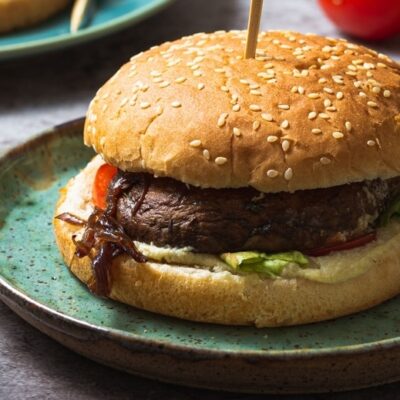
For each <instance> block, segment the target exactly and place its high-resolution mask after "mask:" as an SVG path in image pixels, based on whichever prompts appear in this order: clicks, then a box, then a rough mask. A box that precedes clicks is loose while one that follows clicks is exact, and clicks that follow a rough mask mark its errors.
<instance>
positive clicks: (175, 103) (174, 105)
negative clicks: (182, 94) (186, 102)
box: [171, 101, 182, 108]
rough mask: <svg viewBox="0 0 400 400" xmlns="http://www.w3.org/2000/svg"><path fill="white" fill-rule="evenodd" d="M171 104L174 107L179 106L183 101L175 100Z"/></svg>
mask: <svg viewBox="0 0 400 400" xmlns="http://www.w3.org/2000/svg"><path fill="white" fill-rule="evenodd" d="M171 106H172V107H174V108H179V107H182V103H181V102H179V101H173V102H172V103H171Z"/></svg>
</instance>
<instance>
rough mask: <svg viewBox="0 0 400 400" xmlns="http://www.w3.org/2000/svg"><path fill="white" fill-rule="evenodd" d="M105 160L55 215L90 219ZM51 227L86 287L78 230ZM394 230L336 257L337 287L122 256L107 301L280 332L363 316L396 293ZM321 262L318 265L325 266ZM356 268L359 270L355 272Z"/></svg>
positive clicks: (398, 262)
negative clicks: (286, 327) (287, 327)
mask: <svg viewBox="0 0 400 400" xmlns="http://www.w3.org/2000/svg"><path fill="white" fill-rule="evenodd" d="M102 162H103V161H102V160H101V159H100V158H99V157H97V158H96V159H95V160H94V161H93V162H91V163H89V165H88V166H87V167H86V168H85V169H84V170H83V171H82V172H81V173H80V174H79V175H78V176H77V177H75V178H74V179H72V180H71V181H70V182H69V184H68V185H67V187H66V188H65V189H63V190H62V192H61V197H60V199H59V202H58V204H57V209H56V215H58V214H60V213H63V212H70V213H72V214H74V215H76V216H78V217H81V218H87V217H88V216H89V215H90V213H91V211H92V209H93V204H92V200H91V198H92V192H91V187H92V184H93V180H94V176H95V173H96V171H97V169H98V167H99V166H100V165H101V163H102ZM393 223H394V222H393ZM397 224H398V222H397ZM54 227H55V233H56V239H57V244H58V247H59V248H60V250H61V252H62V255H63V257H64V259H65V262H66V264H67V265H68V267H69V268H70V270H71V271H72V273H73V274H75V275H76V276H77V277H78V278H79V279H80V280H81V281H82V282H83V283H85V284H88V282H90V280H91V279H92V278H93V275H92V268H91V263H90V259H89V258H88V257H85V258H77V257H75V256H74V252H75V245H74V243H73V242H72V235H73V234H75V233H79V230H80V228H77V227H74V226H72V225H70V224H68V223H65V222H63V221H60V220H57V219H56V220H54ZM396 232H397V233H396V234H390V235H383V234H382V233H381V232H379V231H378V242H377V243H375V244H370V245H367V246H364V247H363V248H360V249H354V250H350V251H342V252H339V253H340V254H339V253H337V254H336V255H335V256H334V257H335V258H336V265H338V264H340V265H342V266H345V270H346V276H345V277H342V279H340V280H338V281H336V282H335V283H323V282H318V281H313V280H308V279H302V278H295V279H293V278H291V279H289V278H288V279H285V278H283V279H276V280H272V279H263V278H262V277H260V276H259V275H257V274H247V275H237V274H233V273H231V272H229V271H220V272H211V271H210V270H208V269H199V268H195V267H193V266H188V265H168V264H165V263H161V262H159V263H157V262H147V263H144V264H138V263H136V262H135V261H134V260H133V259H132V258H130V257H129V256H127V255H122V256H120V257H118V258H116V259H114V261H113V263H112V267H111V268H110V271H111V274H112V288H111V293H110V298H112V299H114V300H117V301H120V302H123V303H126V304H129V305H132V306H135V307H138V308H141V309H144V310H148V311H153V312H157V313H160V314H165V315H170V316H174V317H179V318H183V319H189V320H194V321H201V322H213V323H219V324H229V325H256V326H258V327H264V326H282V325H295V324H303V323H308V322H315V321H321V320H326V319H331V318H335V317H339V316H342V315H347V314H351V313H354V312H356V311H361V310H365V309H367V308H370V307H372V306H374V305H376V304H379V303H381V302H383V301H385V300H387V299H389V298H391V297H393V296H395V295H397V294H398V293H399V292H400V253H399V251H398V248H399V246H400V233H399V230H397V231H396ZM321 258H324V257H321ZM321 258H316V259H315V260H316V261H317V262H320V263H321V265H322V263H323V261H322V260H320V259H321ZM360 267H361V269H362V270H363V271H364V272H363V273H355V270H357V269H359V268H360Z"/></svg>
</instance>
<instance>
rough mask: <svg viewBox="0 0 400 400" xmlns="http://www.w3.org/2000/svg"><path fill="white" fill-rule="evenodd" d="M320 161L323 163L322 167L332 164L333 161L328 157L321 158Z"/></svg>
mask: <svg viewBox="0 0 400 400" xmlns="http://www.w3.org/2000/svg"><path fill="white" fill-rule="evenodd" d="M319 161H320V163H321V164H322V165H328V164H330V163H331V160H330V159H329V158H328V157H321V158H320V159H319Z"/></svg>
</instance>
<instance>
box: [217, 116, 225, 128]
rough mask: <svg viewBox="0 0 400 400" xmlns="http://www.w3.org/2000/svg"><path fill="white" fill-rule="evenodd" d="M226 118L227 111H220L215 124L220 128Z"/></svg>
mask: <svg viewBox="0 0 400 400" xmlns="http://www.w3.org/2000/svg"><path fill="white" fill-rule="evenodd" d="M227 118H228V113H222V114H221V115H220V116H219V118H218V122H217V125H218V126H219V127H220V128H222V127H223V126H224V125H225V123H226V119H227Z"/></svg>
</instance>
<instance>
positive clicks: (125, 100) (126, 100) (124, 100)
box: [93, 97, 129, 117]
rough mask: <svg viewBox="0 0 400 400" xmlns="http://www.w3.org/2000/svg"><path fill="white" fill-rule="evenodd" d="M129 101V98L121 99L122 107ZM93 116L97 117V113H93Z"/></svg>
mask: <svg viewBox="0 0 400 400" xmlns="http://www.w3.org/2000/svg"><path fill="white" fill-rule="evenodd" d="M128 101H129V99H128V98H126V97H125V98H124V99H123V100H122V101H121V103H120V105H119V106H120V107H123V106H124V105H125V104H126V103H127V102H128ZM93 117H95V115H93Z"/></svg>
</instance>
